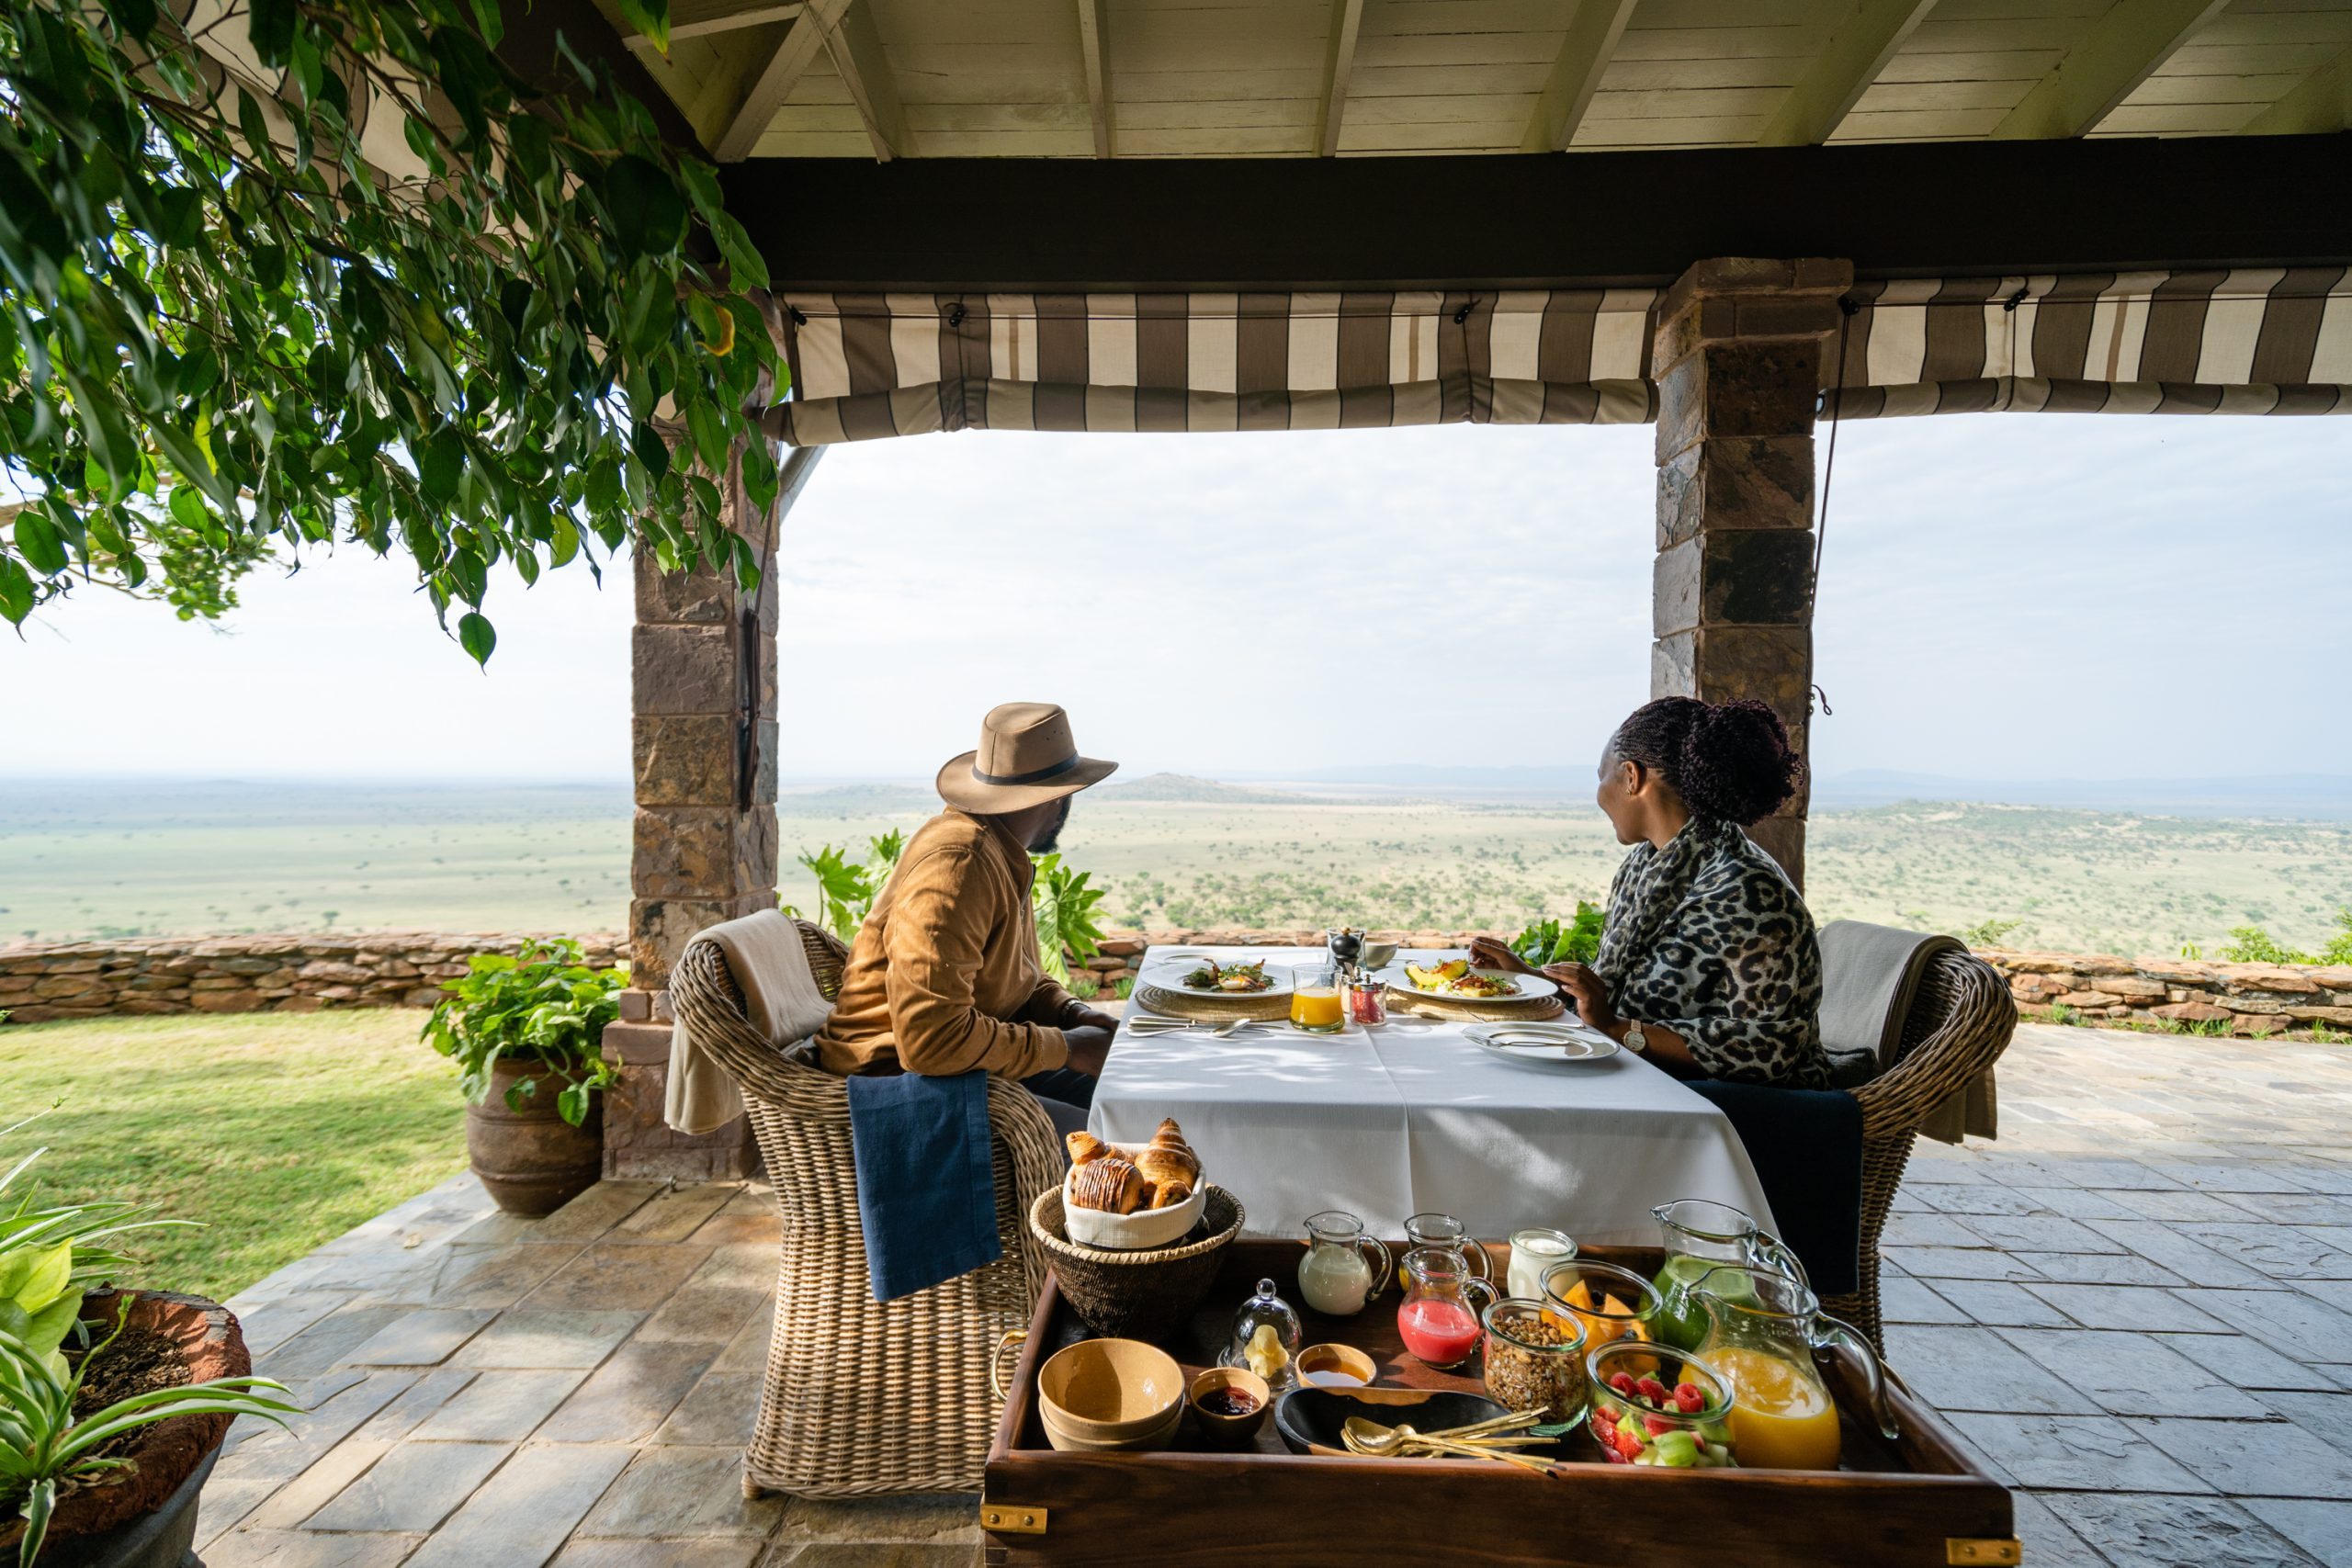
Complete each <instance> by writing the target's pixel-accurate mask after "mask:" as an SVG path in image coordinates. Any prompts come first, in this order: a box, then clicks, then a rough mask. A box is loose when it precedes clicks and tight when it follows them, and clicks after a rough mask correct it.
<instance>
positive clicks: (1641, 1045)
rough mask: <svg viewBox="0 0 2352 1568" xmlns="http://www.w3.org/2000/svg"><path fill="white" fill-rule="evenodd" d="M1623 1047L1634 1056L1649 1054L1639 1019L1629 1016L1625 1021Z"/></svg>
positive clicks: (1648, 1047)
mask: <svg viewBox="0 0 2352 1568" xmlns="http://www.w3.org/2000/svg"><path fill="white" fill-rule="evenodd" d="M1625 1049H1626V1050H1628V1051H1631V1052H1632V1053H1633V1054H1634V1055H1636V1056H1645V1055H1649V1049H1650V1044H1649V1041H1648V1040H1647V1039H1646V1038H1645V1036H1644V1035H1643V1033H1642V1021H1641V1020H1640V1019H1637V1018H1629V1019H1627V1020H1626V1021H1625Z"/></svg>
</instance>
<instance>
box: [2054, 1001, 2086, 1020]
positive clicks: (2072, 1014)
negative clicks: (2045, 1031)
mask: <svg viewBox="0 0 2352 1568" xmlns="http://www.w3.org/2000/svg"><path fill="white" fill-rule="evenodd" d="M2048 1021H2049V1022H2052V1023H2063V1024H2067V1025H2070V1026H2071V1025H2078V1024H2080V1023H2081V1022H2082V1021H2083V1014H2082V1010H2081V1009H2079V1008H2071V1007H2068V1006H2067V1005H2066V1004H2065V1003H2064V1002H2052V1003H2051V1004H2050V1017H2049V1020H2048Z"/></svg>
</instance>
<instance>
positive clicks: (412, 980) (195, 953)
mask: <svg viewBox="0 0 2352 1568" xmlns="http://www.w3.org/2000/svg"><path fill="white" fill-rule="evenodd" d="M526 940H528V938H527V936H526V935H524V934H520V933H516V932H512V931H469V932H465V933H462V934H452V933H449V932H446V931H367V932H361V933H356V934H354V935H349V936H334V935H317V936H310V935H286V934H282V933H281V934H277V935H265V936H222V937H152V938H141V939H133V940H125V941H118V942H42V943H28V942H18V943H15V944H13V945H11V946H6V947H0V1011H6V1013H7V1014H8V1021H9V1022H11V1023H40V1022H44V1021H48V1020H51V1019H60V1018H98V1017H102V1016H104V1015H106V1014H108V1013H171V1012H316V1011H318V1010H320V1009H322V1008H334V1007H345V1008H361V1007H431V1006H432V1005H433V1004H434V1003H435V1002H436V1001H439V1000H440V999H441V989H440V986H441V982H442V981H444V980H450V979H455V978H456V977H457V976H460V975H462V974H464V973H465V972H466V960H467V959H468V958H469V957H471V956H472V955H473V954H475V953H512V952H514V951H515V948H516V947H517V946H519V945H520V944H521V943H522V942H525V941H526ZM581 942H582V948H583V949H584V950H585V956H586V958H587V961H588V962H589V963H591V964H596V965H597V966H599V967H603V966H605V965H609V964H616V963H618V962H620V939H619V938H617V937H614V936H590V937H584V938H582V939H581Z"/></svg>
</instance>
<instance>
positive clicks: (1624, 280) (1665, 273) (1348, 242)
mask: <svg viewBox="0 0 2352 1568" xmlns="http://www.w3.org/2000/svg"><path fill="white" fill-rule="evenodd" d="M2347 157H2352V132H2342V133H2338V134H2335V135H2332V136H2217V137H2111V138H2110V137H2102V138H2098V139H2095V140H2083V141H1929V142H1885V143H1880V142H1860V143H1857V142H1833V143H1831V144H1830V145H1828V146H1826V147H1734V148H1689V149H1681V148H1678V149H1673V150H1668V151H1663V152H1579V153H1577V155H1576V156H1574V157H1572V158H1569V157H1559V156H1555V155H1552V154H1548V153H1546V154H1534V155H1526V156H1521V155H1517V154H1510V153H1504V154H1497V155H1493V156H1488V157H1476V158H1426V157H1362V158H1353V157H1351V158H1224V159H1219V158H1136V157H1120V158H1115V159H1107V160H1106V159H1101V158H899V159H896V160H894V161H892V162H891V163H888V164H875V163H871V162H868V161H867V160H865V159H862V158H755V159H753V160H752V161H751V162H749V163H744V164H729V165H728V166H727V167H726V168H724V169H722V170H721V171H720V179H721V181H722V182H723V183H724V185H725V186H726V190H727V205H728V208H729V210H730V211H733V212H736V213H738V214H740V215H741V218H742V220H743V223H744V226H745V227H746V228H747V229H749V230H750V231H751V235H752V243H754V244H757V245H758V246H759V247H760V250H761V253H762V254H763V255H765V256H766V257H767V259H768V266H769V270H770V272H771V273H772V274H773V275H774V276H775V280H776V285H777V287H778V288H786V289H851V290H864V289H875V290H883V289H906V290H910V291H912V292H916V293H928V292H935V291H947V292H957V291H966V290H970V291H980V290H988V289H1001V290H1005V291H1009V292H1023V291H1029V290H1039V291H1043V292H1047V293H1056V292H1063V291H1072V292H1082V291H1085V290H1089V289H1093V290H1103V291H1108V292H1112V293H1128V292H1135V291H1159V290H1178V291H1182V290H1191V289H1214V290H1219V291H1223V290H1256V289H1272V290H1277V291H1286V290H1290V289H1302V288H1305V289H1322V288H1336V289H1347V288H1384V289H1385V288H1557V287H1568V286H1574V287H1600V286H1606V285H1611V284H1625V285H1651V284H1665V283H1670V282H1672V281H1673V280H1674V279H1675V278H1676V277H1677V276H1680V274H1681V273H1682V271H1683V270H1684V269H1685V268H1687V267H1688V266H1689V265H1691V261H1692V260H1693V259H1694V258H1700V257H1706V256H1841V257H1844V258H1846V259H1848V260H1850V261H1851V262H1852V263H1853V264H1854V266H1855V269H1856V271H1857V273H1858V274H1859V275H1860V276H1865V277H1986V276H1990V277H2000V276H2007V275H2012V274H2014V275H2018V276H2027V275H2030V274H2034V273H2047V272H2113V271H2131V270H2136V269H2140V268H2157V267H2213V266H2222V267H2229V266H2319V265H2329V266H2342V265H2346V263H2347V262H2352V204H2346V203H2343V202H2333V201H2325V200H2314V199H2312V193H2313V192H2314V191H2324V190H2332V189H2334V188H2335V186H2337V185H2340V184H2341V183H2342V179H2343V171H2344V169H2345V167H2346V158H2347ZM1675 192H1681V193H1685V194H1688V193H1691V192H1698V193H1702V195H1703V196H1704V198H1705V199H1703V200H1699V199H1692V200H1680V199H1663V198H1662V197H1661V193H1675ZM1400 212H1404V213H1410V214H1412V216H1413V220H1412V221H1411V222H1399V221H1398V220H1397V214H1398V213H1400Z"/></svg>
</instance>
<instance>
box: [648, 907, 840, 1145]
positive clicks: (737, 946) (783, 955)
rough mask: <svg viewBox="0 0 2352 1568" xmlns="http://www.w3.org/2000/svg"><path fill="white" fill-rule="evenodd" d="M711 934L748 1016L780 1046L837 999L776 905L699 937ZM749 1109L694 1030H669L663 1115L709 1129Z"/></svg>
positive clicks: (819, 1022) (685, 1127)
mask: <svg viewBox="0 0 2352 1568" xmlns="http://www.w3.org/2000/svg"><path fill="white" fill-rule="evenodd" d="M695 941H696V942H717V943H718V950H719V952H720V953H724V954H725V955H726V958H727V968H728V972H729V974H731V975H733V976H735V984H736V985H737V986H738V987H740V988H741V990H742V993H743V1016H744V1018H745V1019H746V1020H748V1021H750V1023H751V1025H752V1028H754V1029H756V1030H758V1031H759V1032H761V1033H762V1034H763V1035H765V1036H766V1037H767V1040H768V1043H770V1044H772V1045H774V1046H775V1048H776V1049H777V1050H779V1051H781V1050H784V1049H786V1047H788V1046H791V1045H795V1044H797V1043H800V1042H801V1041H803V1040H806V1039H808V1038H809V1036H810V1035H812V1034H814V1033H816V1032H817V1031H818V1030H819V1029H820V1027H822V1026H823V1024H824V1021H825V1019H826V1017H827V1015H828V1014H830V1013H831V1011H832V1010H833V1004H832V1003H831V1002H829V1001H827V1000H826V999H825V998H824V995H823V994H822V993H821V992H820V991H819V990H818V989H817V977H816V976H814V975H812V974H810V973H809V953H808V951H807V949H805V948H803V947H802V946H801V945H800V932H799V930H798V928H797V927H796V926H794V925H793V923H792V922H791V921H790V920H789V919H786V918H785V917H784V916H783V915H782V914H781V913H779V912H777V911H776V910H775V909H762V910H760V911H759V912H758V913H757V914H752V915H745V916H743V917H742V918H741V919H733V920H728V921H726V922H724V923H723V924H720V925H716V926H712V927H711V928H710V929H709V930H707V931H704V932H702V934H700V935H699V936H697V937H695ZM742 1114H743V1096H742V1092H741V1090H740V1089H737V1088H736V1087H735V1079H734V1078H733V1077H732V1076H731V1075H729V1072H728V1071H727V1069H726V1068H725V1067H724V1066H720V1065H719V1064H718V1062H717V1061H716V1060H715V1059H713V1058H712V1057H711V1056H710V1055H709V1054H708V1053H707V1052H706V1051H704V1050H703V1048H702V1045H701V1043H699V1042H698V1041H696V1040H695V1037H694V1036H693V1034H691V1033H690V1032H688V1031H687V1029H686V1024H685V1021H684V1019H680V1020H679V1021H677V1023H676V1024H675V1025H673V1027H672V1029H671V1031H670V1084H669V1089H668V1092H667V1093H666V1094H665V1096H664V1097H663V1100H662V1120H663V1121H665V1122H669V1123H670V1125H671V1126H673V1127H675V1128H676V1129H677V1130H678V1131H679V1132H681V1133H709V1132H714V1131H716V1130H717V1129H718V1128H720V1127H723V1126H725V1125H726V1124H727V1123H728V1122H732V1121H733V1120H735V1118H737V1117H738V1116H741V1115H742Z"/></svg>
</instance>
